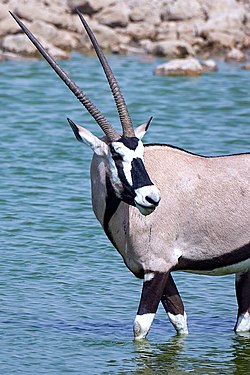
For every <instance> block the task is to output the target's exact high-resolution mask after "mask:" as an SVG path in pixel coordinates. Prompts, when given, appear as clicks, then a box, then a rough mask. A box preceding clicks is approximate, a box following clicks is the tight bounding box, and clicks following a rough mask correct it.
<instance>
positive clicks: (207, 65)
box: [200, 59, 218, 73]
mask: <svg viewBox="0 0 250 375" xmlns="http://www.w3.org/2000/svg"><path fill="white" fill-rule="evenodd" d="M200 63H201V66H202V69H203V73H209V72H216V71H217V70H218V66H217V64H216V62H215V61H214V60H211V59H209V60H201V61H200Z"/></svg>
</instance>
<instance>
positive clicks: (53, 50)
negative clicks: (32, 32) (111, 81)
mask: <svg viewBox="0 0 250 375" xmlns="http://www.w3.org/2000/svg"><path fill="white" fill-rule="evenodd" d="M41 43H42V44H43V46H44V48H46V49H47V51H48V52H49V53H50V54H51V55H52V57H54V58H55V59H68V58H69V55H68V54H67V53H66V52H64V51H63V50H61V49H60V48H57V47H55V46H53V45H52V44H51V43H49V42H47V41H46V40H41ZM2 46H3V50H4V52H6V51H7V52H11V53H15V54H21V55H24V56H31V57H32V56H40V55H39V52H38V51H37V49H36V47H35V46H34V45H33V44H32V43H31V42H30V41H29V39H28V38H27V36H26V35H24V34H16V35H7V36H6V37H4V39H3V43H2Z"/></svg>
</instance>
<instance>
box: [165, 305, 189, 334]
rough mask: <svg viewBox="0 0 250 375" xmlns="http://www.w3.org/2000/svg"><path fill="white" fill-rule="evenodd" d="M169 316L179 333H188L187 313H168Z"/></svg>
mask: <svg viewBox="0 0 250 375" xmlns="http://www.w3.org/2000/svg"><path fill="white" fill-rule="evenodd" d="M168 317H169V320H170V322H171V323H172V324H173V326H174V328H175V329H176V331H177V333H179V334H181V335H187V334H188V326H187V314H186V313H185V311H184V314H183V315H182V314H178V315H174V314H171V313H168Z"/></svg>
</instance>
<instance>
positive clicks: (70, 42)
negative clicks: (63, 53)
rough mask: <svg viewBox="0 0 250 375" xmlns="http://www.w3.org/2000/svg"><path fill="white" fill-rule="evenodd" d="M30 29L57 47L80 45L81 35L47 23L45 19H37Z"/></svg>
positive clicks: (73, 47) (69, 48) (74, 47)
mask: <svg viewBox="0 0 250 375" xmlns="http://www.w3.org/2000/svg"><path fill="white" fill-rule="evenodd" d="M30 30H31V31H32V32H33V33H34V34H35V35H36V36H37V37H38V39H40V37H42V38H43V39H46V40H47V41H48V42H50V43H52V44H53V45H54V46H55V47H58V48H62V49H65V50H73V49H76V48H77V47H78V46H79V45H80V39H81V36H80V35H79V36H78V35H77V34H75V33H72V32H69V31H65V30H61V29H58V28H56V27H55V26H54V25H50V24H47V23H45V22H44V21H40V20H36V21H34V22H32V24H31V25H30Z"/></svg>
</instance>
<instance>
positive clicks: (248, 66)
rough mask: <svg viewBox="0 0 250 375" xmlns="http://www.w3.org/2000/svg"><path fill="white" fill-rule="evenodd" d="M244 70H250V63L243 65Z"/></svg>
mask: <svg viewBox="0 0 250 375" xmlns="http://www.w3.org/2000/svg"><path fill="white" fill-rule="evenodd" d="M242 69H245V70H250V63H247V64H245V65H243V66H242Z"/></svg>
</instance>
